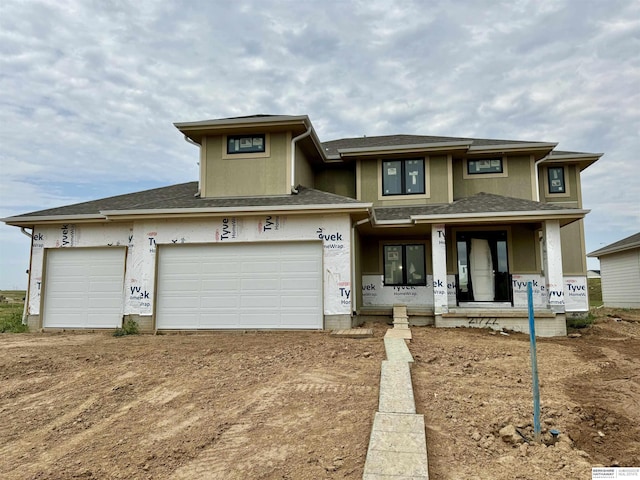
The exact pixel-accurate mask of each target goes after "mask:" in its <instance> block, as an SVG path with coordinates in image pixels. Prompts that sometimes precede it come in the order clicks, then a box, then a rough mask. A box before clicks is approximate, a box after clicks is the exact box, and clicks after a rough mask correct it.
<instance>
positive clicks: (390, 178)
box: [382, 158, 425, 195]
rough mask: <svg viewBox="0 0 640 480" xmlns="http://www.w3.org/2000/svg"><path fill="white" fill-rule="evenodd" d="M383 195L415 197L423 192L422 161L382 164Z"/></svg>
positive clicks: (394, 161) (398, 161)
mask: <svg viewBox="0 0 640 480" xmlns="http://www.w3.org/2000/svg"><path fill="white" fill-rule="evenodd" d="M382 193H383V195H415V194H420V193H425V191H424V159H423V158H418V159H407V160H385V161H383V162H382Z"/></svg>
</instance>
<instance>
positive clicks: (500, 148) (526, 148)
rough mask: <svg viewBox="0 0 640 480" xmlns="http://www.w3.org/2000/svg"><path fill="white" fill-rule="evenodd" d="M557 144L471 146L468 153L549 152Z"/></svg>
mask: <svg viewBox="0 0 640 480" xmlns="http://www.w3.org/2000/svg"><path fill="white" fill-rule="evenodd" d="M557 145H558V144H557V143H546V142H536V143H534V142H531V143H501V144H495V145H471V146H470V147H469V153H517V152H547V153H548V152H550V151H552V150H553V149H554V148H556V146H557Z"/></svg>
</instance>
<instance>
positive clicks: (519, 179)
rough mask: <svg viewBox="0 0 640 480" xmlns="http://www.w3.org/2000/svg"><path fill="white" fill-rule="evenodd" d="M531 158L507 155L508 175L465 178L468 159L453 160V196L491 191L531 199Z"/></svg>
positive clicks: (457, 197) (465, 195)
mask: <svg viewBox="0 0 640 480" xmlns="http://www.w3.org/2000/svg"><path fill="white" fill-rule="evenodd" d="M530 162H531V159H530V157H529V156H528V155H524V156H508V157H506V169H507V172H508V175H507V176H506V177H498V178H486V177H485V178H483V177H482V175H477V176H475V175H474V176H472V177H471V178H464V172H465V168H466V159H455V160H453V196H454V198H455V199H459V198H464V197H470V196H471V195H475V194H476V193H480V192H489V193H493V194H496V195H504V196H507V197H514V198H525V199H527V200H531V190H532V179H531V163H530Z"/></svg>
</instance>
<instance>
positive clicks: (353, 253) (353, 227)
mask: <svg viewBox="0 0 640 480" xmlns="http://www.w3.org/2000/svg"><path fill="white" fill-rule="evenodd" d="M368 221H370V219H369V218H364V219H362V220H358V221H357V222H355V223H353V224H352V225H351V248H350V250H351V315H353V312H356V311H357V310H358V304H357V302H356V300H357V298H358V296H357V294H356V292H355V287H356V277H355V275H356V251H355V249H354V248H353V239H354V238H355V234H356V227H358V226H359V225H362V224H363V223H367V222H368Z"/></svg>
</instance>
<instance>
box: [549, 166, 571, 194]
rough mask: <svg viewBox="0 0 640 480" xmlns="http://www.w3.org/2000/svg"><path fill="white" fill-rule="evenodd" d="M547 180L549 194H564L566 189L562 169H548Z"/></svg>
mask: <svg viewBox="0 0 640 480" xmlns="http://www.w3.org/2000/svg"><path fill="white" fill-rule="evenodd" d="M547 179H548V182H549V184H548V185H549V193H550V194H553V193H566V192H567V188H566V185H565V181H564V167H548V168H547Z"/></svg>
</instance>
